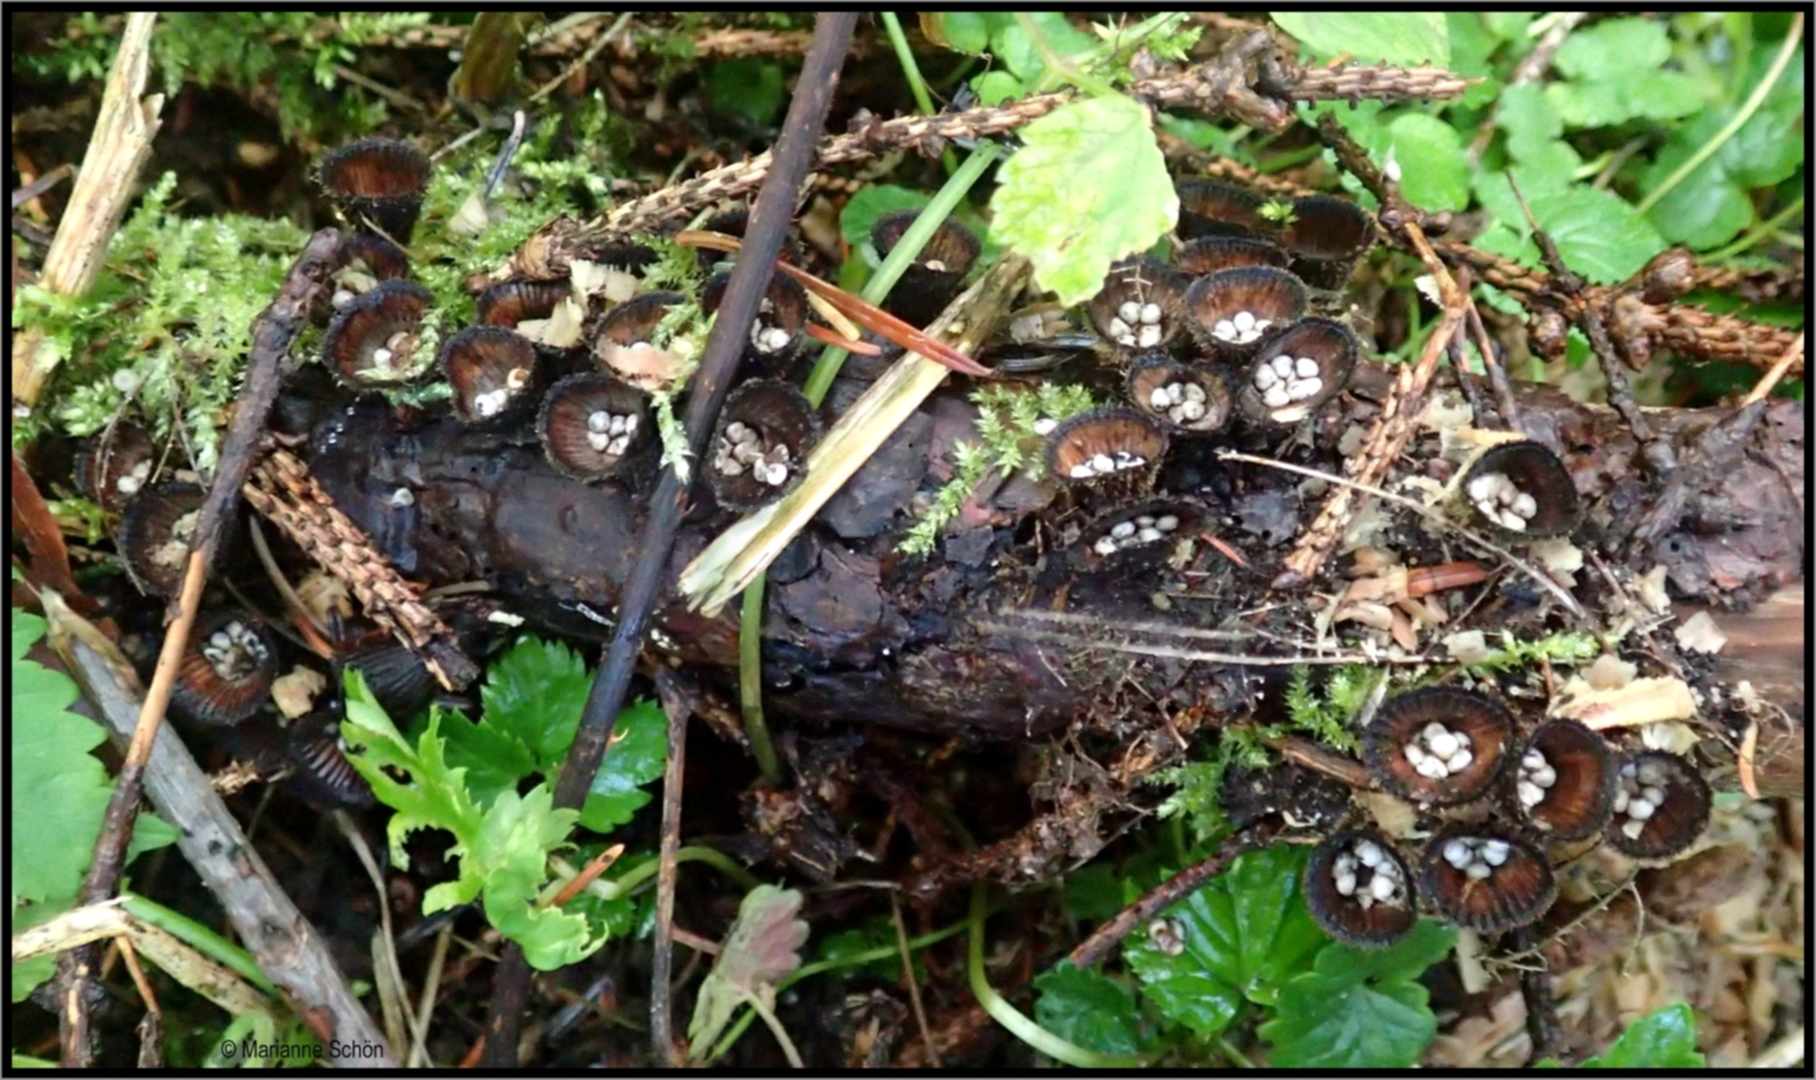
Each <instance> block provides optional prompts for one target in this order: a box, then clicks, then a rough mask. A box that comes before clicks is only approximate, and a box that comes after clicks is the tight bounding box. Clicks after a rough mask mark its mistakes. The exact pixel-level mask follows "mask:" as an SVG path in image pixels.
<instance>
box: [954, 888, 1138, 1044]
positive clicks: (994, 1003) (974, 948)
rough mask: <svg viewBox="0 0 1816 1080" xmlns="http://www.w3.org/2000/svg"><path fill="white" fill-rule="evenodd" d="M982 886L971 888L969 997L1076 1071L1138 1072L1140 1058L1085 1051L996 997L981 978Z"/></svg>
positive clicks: (984, 912)
mask: <svg viewBox="0 0 1816 1080" xmlns="http://www.w3.org/2000/svg"><path fill="white" fill-rule="evenodd" d="M984 900H985V886H984V883H983V882H981V881H980V882H978V883H977V884H976V885H973V886H972V887H971V921H970V930H971V940H970V943H969V947H968V950H967V956H966V959H965V975H966V977H967V978H968V979H969V980H970V982H971V993H972V994H973V995H974V996H976V998H977V1003H978V1004H979V1005H981V1006H982V1007H983V1010H984V1011H985V1012H987V1013H989V1014H990V1018H991V1019H993V1020H995V1021H996V1022H997V1023H999V1024H1001V1025H1002V1026H1004V1027H1006V1028H1008V1029H1009V1033H1010V1034H1011V1035H1014V1036H1015V1037H1016V1038H1018V1039H1020V1040H1021V1041H1022V1042H1025V1043H1027V1044H1028V1045H1029V1046H1032V1047H1033V1048H1034V1049H1036V1050H1038V1051H1040V1052H1041V1053H1043V1054H1045V1055H1047V1056H1048V1057H1050V1058H1053V1059H1054V1060H1056V1061H1063V1062H1065V1063H1066V1064H1067V1065H1071V1066H1073V1067H1074V1068H1079V1069H1139V1068H1141V1067H1142V1066H1144V1065H1146V1064H1147V1062H1146V1061H1144V1060H1142V1059H1141V1058H1125V1057H1115V1056H1112V1055H1110V1054H1100V1053H1098V1052H1097V1051H1095V1050H1087V1049H1085V1048H1084V1047H1082V1046H1079V1045H1078V1044H1077V1043H1074V1042H1070V1041H1068V1040H1066V1039H1062V1038H1060V1037H1059V1036H1058V1035H1055V1034H1053V1033H1052V1032H1051V1031H1048V1030H1047V1029H1046V1028H1044V1027H1041V1026H1040V1025H1039V1024H1037V1023H1035V1022H1034V1021H1033V1020H1030V1019H1028V1017H1027V1016H1025V1015H1023V1013H1022V1011H1021V1010H1020V1009H1017V1008H1016V1007H1015V1006H1014V1005H1011V1004H1009V1002H1008V1001H1007V1000H1006V999H1005V998H1003V997H1002V995H1000V994H998V993H997V992H996V991H995V990H994V989H992V988H991V986H990V980H989V979H988V978H986V977H985V975H984V920H985V918H986V917H987V914H988V913H987V910H986V905H985V903H984Z"/></svg>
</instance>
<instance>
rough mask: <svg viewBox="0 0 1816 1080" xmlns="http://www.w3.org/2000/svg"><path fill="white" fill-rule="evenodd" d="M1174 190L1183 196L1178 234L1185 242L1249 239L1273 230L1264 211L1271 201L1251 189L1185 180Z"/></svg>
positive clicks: (1180, 199) (1217, 182)
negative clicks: (1222, 237)
mask: <svg viewBox="0 0 1816 1080" xmlns="http://www.w3.org/2000/svg"><path fill="white" fill-rule="evenodd" d="M1174 190H1175V191H1176V192H1177V193H1178V195H1179V229H1178V231H1179V238H1180V239H1182V240H1197V239H1199V238H1201V237H1205V236H1248V235H1251V234H1254V233H1256V232H1265V231H1267V230H1268V229H1269V224H1268V222H1267V220H1266V219H1265V218H1263V217H1262V216H1261V207H1262V205H1263V204H1265V203H1266V202H1267V200H1266V199H1265V198H1263V197H1262V196H1261V195H1258V194H1256V193H1255V192H1253V191H1250V190H1248V189H1247V188H1243V187H1237V186H1236V185H1234V184H1225V183H1221V182H1219V181H1216V180H1181V181H1179V182H1178V183H1176V184H1175V185H1174Z"/></svg>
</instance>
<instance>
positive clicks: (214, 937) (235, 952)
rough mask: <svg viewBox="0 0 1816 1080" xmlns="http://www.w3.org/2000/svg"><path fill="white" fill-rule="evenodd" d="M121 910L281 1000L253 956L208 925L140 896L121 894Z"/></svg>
mask: <svg viewBox="0 0 1816 1080" xmlns="http://www.w3.org/2000/svg"><path fill="white" fill-rule="evenodd" d="M120 907H121V908H122V909H124V910H125V911H126V913H127V914H129V915H131V916H132V917H133V918H135V919H138V920H140V921H141V922H144V923H146V924H147V925H150V926H155V927H157V928H158V929H159V930H162V931H164V932H165V933H167V934H169V935H170V936H171V937H173V938H176V939H177V940H178V941H181V942H182V943H183V944H185V945H187V946H189V947H190V948H192V949H194V950H195V951H196V952H199V953H201V954H202V955H203V956H206V957H207V958H208V959H210V960H213V961H215V962H217V963H219V964H220V965H221V966H223V967H226V968H230V969H232V970H233V972H234V974H236V975H238V976H239V977H240V978H242V979H245V980H246V981H247V982H249V983H251V984H252V985H253V986H256V987H258V988H259V989H260V990H263V991H264V992H265V993H267V994H270V995H271V996H272V997H274V998H275V997H281V996H282V995H280V994H279V993H278V989H277V986H276V984H274V983H273V982H272V981H271V978H270V977H269V976H268V975H266V974H265V972H264V971H263V969H261V968H260V967H259V965H258V961H256V960H254V959H253V958H252V954H251V953H249V952H247V951H246V950H245V949H242V948H241V947H240V946H238V945H236V944H234V943H233V942H232V941H230V940H228V939H227V938H225V937H222V936H221V935H220V934H219V933H216V932H215V931H214V930H213V929H211V928H209V927H208V926H206V925H204V924H202V923H199V922H197V921H196V920H194V919H192V918H190V917H189V916H187V915H184V914H181V913H180V912H175V911H172V910H170V909H169V908H167V907H165V906H164V905H163V904H160V903H158V902H157V901H155V900H149V899H147V898H145V897H143V896H140V895H139V894H138V893H132V892H127V891H125V890H124V889H122V890H121V891H120Z"/></svg>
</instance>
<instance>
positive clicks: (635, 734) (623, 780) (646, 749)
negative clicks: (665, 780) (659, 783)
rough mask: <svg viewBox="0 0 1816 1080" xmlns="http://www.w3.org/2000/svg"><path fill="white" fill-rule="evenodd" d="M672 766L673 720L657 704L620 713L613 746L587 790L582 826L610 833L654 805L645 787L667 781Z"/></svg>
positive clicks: (640, 704)
mask: <svg viewBox="0 0 1816 1080" xmlns="http://www.w3.org/2000/svg"><path fill="white" fill-rule="evenodd" d="M667 761H668V717H667V716H666V715H664V714H663V712H662V707H661V706H659V705H657V704H656V703H655V702H653V701H647V700H645V701H639V702H637V703H636V704H635V705H631V706H629V707H628V708H626V709H625V710H624V711H622V712H620V713H619V714H618V722H617V723H616V724H615V725H614V726H613V729H612V743H611V746H610V747H609V748H608V749H607V750H606V752H605V760H604V761H602V762H600V763H599V772H598V773H597V774H596V775H595V776H594V777H593V784H592V787H591V788H589V789H588V791H587V796H586V805H584V806H583V807H581V810H580V823H581V824H582V825H585V826H586V827H587V828H589V829H592V830H593V831H594V832H610V831H611V830H612V829H615V828H617V827H618V826H619V825H622V824H624V823H625V822H627V821H629V820H630V819H631V815H633V814H635V813H636V812H637V810H638V808H639V807H641V806H643V805H644V804H645V803H647V802H649V801H650V793H649V792H647V791H644V790H642V787H643V785H645V784H648V783H651V782H653V781H656V780H659V779H661V778H662V768H663V766H664V765H665V764H666V763H667Z"/></svg>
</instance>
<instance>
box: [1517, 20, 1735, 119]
mask: <svg viewBox="0 0 1816 1080" xmlns="http://www.w3.org/2000/svg"><path fill="white" fill-rule="evenodd" d="M1670 55H1671V42H1670V40H1669V38H1668V36H1667V34H1666V31H1665V26H1664V23H1662V22H1660V21H1658V20H1655V19H1646V18H1625V19H1607V20H1604V21H1602V22H1598V23H1596V24H1595V25H1593V26H1590V27H1586V28H1584V29H1582V30H1578V31H1577V32H1575V33H1574V34H1572V35H1570V38H1569V39H1568V40H1567V41H1565V42H1564V45H1563V47H1562V48H1560V49H1559V50H1558V53H1557V60H1556V64H1557V67H1558V70H1559V71H1561V72H1563V73H1564V75H1565V76H1566V77H1567V79H1566V81H1563V82H1556V83H1553V84H1551V85H1550V86H1548V87H1546V88H1545V96H1546V97H1547V98H1549V99H1550V100H1551V102H1552V103H1553V104H1554V105H1556V106H1557V109H1558V113H1559V114H1560V115H1561V116H1562V117H1563V119H1564V122H1565V123H1566V124H1568V125H1569V126H1570V127H1573V128H1589V127H1606V126H1610V125H1613V124H1621V123H1625V122H1626V121H1628V120H1632V119H1635V118H1641V117H1644V118H1649V119H1653V120H1672V119H1676V118H1678V117H1682V116H1688V115H1690V114H1691V113H1694V112H1696V111H1697V110H1698V109H1700V108H1702V107H1703V98H1702V95H1701V94H1700V93H1698V92H1697V90H1696V86H1695V84H1694V83H1693V82H1691V81H1690V79H1689V77H1688V76H1686V75H1684V74H1682V73H1680V72H1675V71H1663V70H1661V68H1662V66H1663V65H1664V62H1665V61H1666V60H1667V59H1668V58H1669V57H1670Z"/></svg>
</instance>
